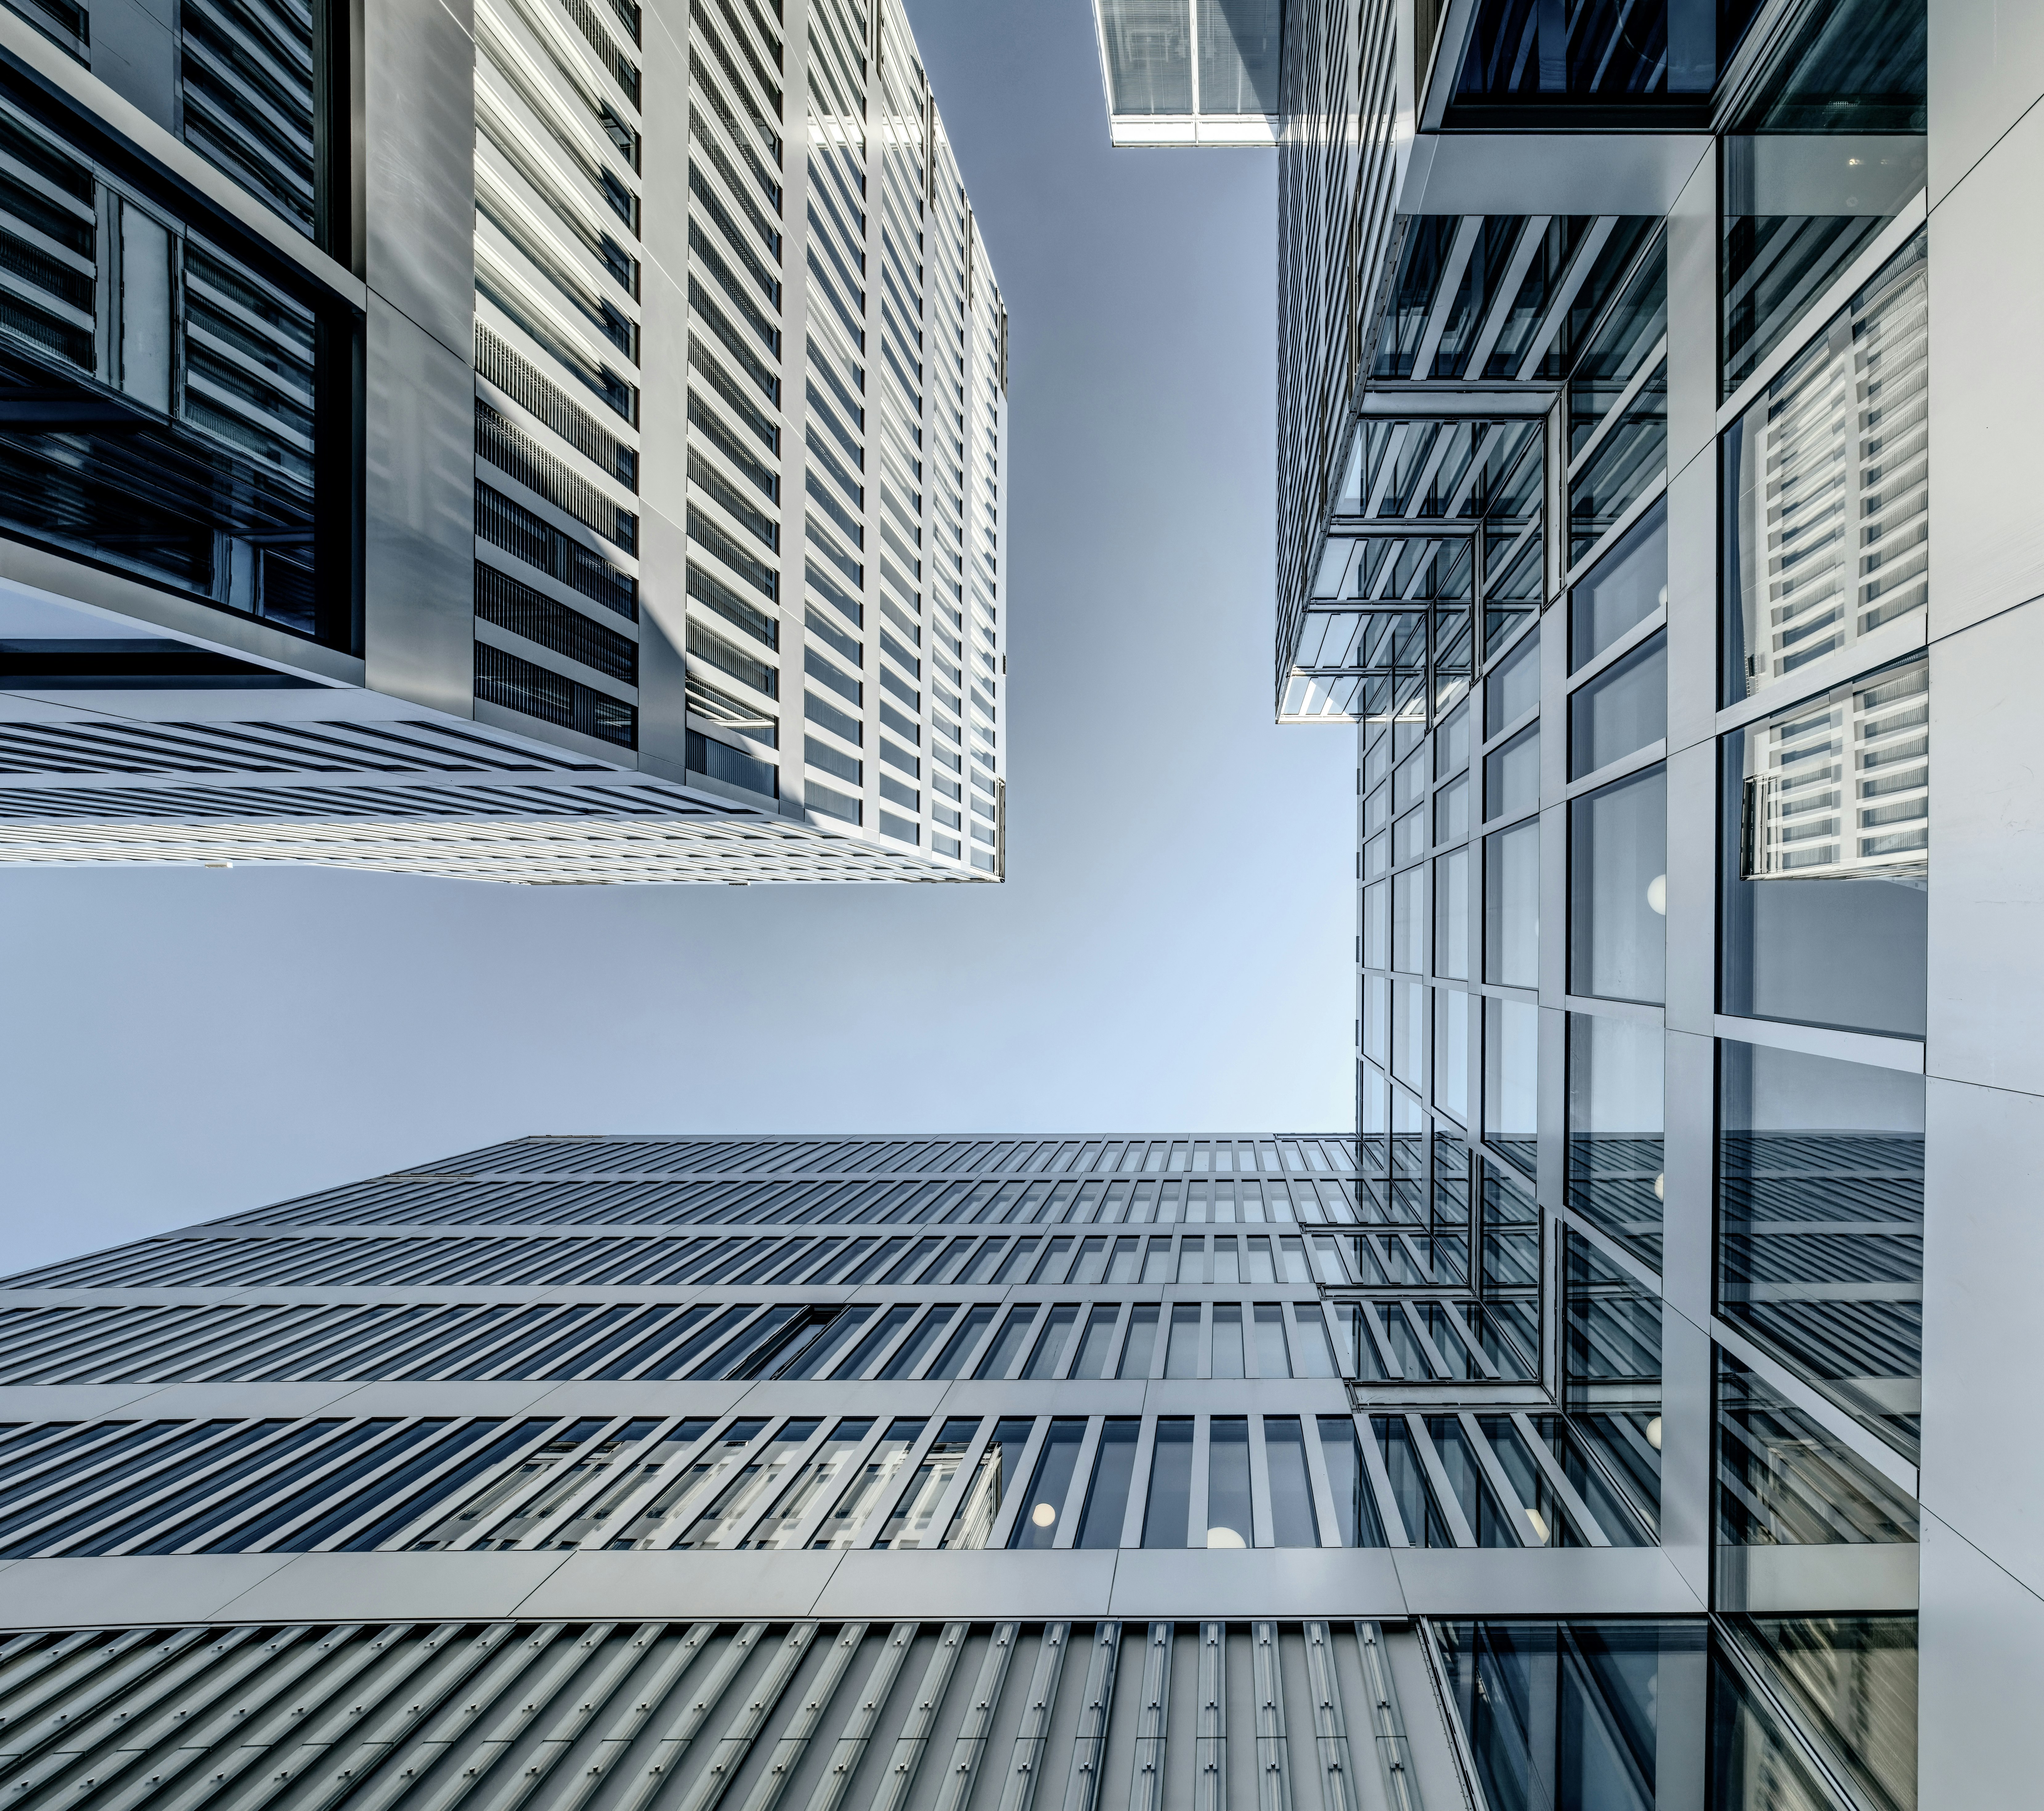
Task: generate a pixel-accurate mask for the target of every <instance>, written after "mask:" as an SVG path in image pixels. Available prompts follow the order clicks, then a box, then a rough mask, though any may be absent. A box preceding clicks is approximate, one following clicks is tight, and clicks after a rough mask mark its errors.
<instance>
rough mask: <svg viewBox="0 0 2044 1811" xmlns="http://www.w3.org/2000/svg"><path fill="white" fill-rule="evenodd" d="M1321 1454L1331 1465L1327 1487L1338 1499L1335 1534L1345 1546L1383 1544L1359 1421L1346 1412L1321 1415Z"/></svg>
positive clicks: (1336, 1499) (1378, 1545) (1328, 1467)
mask: <svg viewBox="0 0 2044 1811" xmlns="http://www.w3.org/2000/svg"><path fill="white" fill-rule="evenodd" d="M1320 1456H1321V1458H1322V1459H1324V1461H1325V1462H1326V1464H1327V1490H1328V1492H1329V1494H1331V1496H1332V1497H1333V1498H1334V1500H1335V1517H1336V1520H1335V1529H1334V1532H1335V1539H1336V1540H1338V1541H1339V1543H1340V1544H1341V1545H1343V1547H1381V1546H1382V1545H1383V1544H1384V1528H1383V1525H1381V1523H1380V1522H1379V1521H1377V1503H1376V1500H1375V1499H1374V1498H1373V1497H1372V1496H1371V1495H1370V1479H1369V1478H1368V1476H1367V1475H1366V1474H1365V1472H1364V1471H1363V1465H1362V1441H1361V1440H1359V1439H1358V1437H1357V1436H1356V1431H1355V1423H1354V1422H1353V1421H1350V1419H1349V1418H1348V1417H1347V1416H1346V1415H1323V1416H1321V1417H1320Z"/></svg>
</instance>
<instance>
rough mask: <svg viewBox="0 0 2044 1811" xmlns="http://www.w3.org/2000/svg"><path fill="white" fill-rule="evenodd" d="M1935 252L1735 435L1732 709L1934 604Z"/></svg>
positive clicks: (1728, 469) (1730, 522)
mask: <svg viewBox="0 0 2044 1811" xmlns="http://www.w3.org/2000/svg"><path fill="white" fill-rule="evenodd" d="M1928 252H1929V244H1928V240H1927V238H1926V237H1925V236H1924V235H1923V234H1922V233H1919V234H1918V235H1917V236H1916V237H1915V239H1914V240H1911V242H1910V244H1908V246H1906V247H1904V249H1903V250H1902V251H1901V252H1899V253H1897V254H1896V256H1895V258H1894V259H1892V260H1891V261H1890V262H1889V263H1888V265H1887V267H1885V269H1883V270H1882V271H1881V274H1880V275H1878V276H1877V277H1876V278H1875V279H1873V282H1872V283H1869V284H1868V285H1867V286H1866V287H1865V289H1864V290H1861V292H1860V293H1859V294H1858V295H1856V296H1854V298H1853V299H1852V302H1851V303H1850V305H1849V306H1847V307H1846V308H1844V309H1842V310H1840V312H1839V313H1838V314H1836V315H1835V316H1834V317H1832V319H1831V321H1829V322H1828V323H1827V325H1825V327H1824V328H1823V330H1822V331H1821V332H1820V333H1818V335H1817V336H1816V337H1815V339H1814V340H1812V341H1811V343H1810V344H1809V345H1808V346H1807V347H1806V348H1804V350H1803V351H1802V352H1800V353H1799V354H1797V356H1796V358H1795V359H1794V360H1792V362H1791V363H1789V365H1788V368H1787V369H1786V370H1785V371H1783V372H1782V373H1781V375H1779V376H1778V377H1777V378H1775V379H1773V381H1772V382H1771V383H1769V385H1768V386H1767V388H1766V390H1765V394H1762V396H1760V397H1759V398H1758V399H1756V400H1755V401H1754V403H1753V404H1752V406H1750V408H1748V409H1746V412H1745V413H1743V414H1742V415H1741V416H1740V417H1739V419H1738V420H1737V421H1735V422H1734V423H1733V424H1732V425H1731V427H1730V428H1729V429H1727V431H1726V433H1725V436H1724V440H1723V466H1724V472H1723V491H1722V495H1723V509H1724V576H1723V586H1724V593H1723V595H1724V611H1725V621H1724V656H1725V667H1726V671H1725V675H1724V694H1723V702H1724V703H1726V704H1735V703H1737V702H1739V700H1740V699H1741V698H1749V697H1750V696H1751V695H1752V694H1754V693H1755V692H1757V691H1759V690H1762V688H1763V687H1765V686H1772V685H1777V684H1779V683H1781V682H1782V681H1784V680H1785V679H1788V678H1790V677H1791V676H1792V675H1794V674H1795V673H1796V671H1797V670H1798V669H1800V668H1801V667H1804V666H1807V665H1808V663H1810V662H1811V661H1812V660H1815V659H1819V658H1820V657H1821V656H1824V655H1827V654H1831V653H1834V652H1836V651H1837V650H1838V649H1839V648H1846V647H1849V646H1850V645H1851V644H1853V643H1854V642H1856V641H1858V640H1859V638H1860V637H1861V636H1863V635H1865V634H1868V633H1870V632H1872V631H1873V630H1874V629H1878V628H1879V627H1880V626H1881V625H1882V624H1884V623H1887V622H1892V621H1895V620H1896V618H1897V617H1900V616H1903V615H1904V614H1906V613H1908V612H1909V611H1911V610H1914V609H1921V608H1922V607H1923V605H1924V603H1925V602H1926V601H1927V598H1928V597H1929V595H1930V579H1929V552H1930V548H1929V537H1930V511H1929V480H1930V452H1929V394H1930V392H1929V383H1928V375H1929V347H1930V307H1929V303H1930V277H1929V258H1928Z"/></svg>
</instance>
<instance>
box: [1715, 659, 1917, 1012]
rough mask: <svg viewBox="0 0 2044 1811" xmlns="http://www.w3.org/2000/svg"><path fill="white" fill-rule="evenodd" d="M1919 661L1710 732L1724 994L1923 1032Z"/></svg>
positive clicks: (1748, 1004)
mask: <svg viewBox="0 0 2044 1811" xmlns="http://www.w3.org/2000/svg"><path fill="white" fill-rule="evenodd" d="M1929 671H1930V664H1929V662H1928V661H1927V660H1926V659H1923V658H1921V657H1918V658H1915V659H1909V660H1906V661H1903V662H1901V663H1898V664H1896V665H1895V666H1892V667H1884V668H1883V669H1882V670H1881V671H1879V672H1877V673H1873V674H1869V675H1866V676H1865V677H1864V678H1862V679H1856V680H1854V681H1853V682H1851V683H1850V684H1849V685H1844V686H1838V687H1836V688H1835V689H1834V690H1831V691H1829V692H1827V693H1824V694H1821V695H1820V696H1819V697H1817V698H1810V699H1808V700H1806V701H1805V702H1803V703H1801V704H1799V705H1794V706H1790V707H1789V708H1788V709H1785V710H1782V711H1778V712H1777V713H1775V714H1774V715H1773V716H1772V717H1768V718H1765V719H1764V720H1763V721H1761V722H1758V723H1756V724H1754V725H1750V727H1748V728H1747V729H1743V730H1740V731H1739V732H1736V733H1735V734H1733V735H1731V736H1726V737H1725V738H1724V739H1723V752H1722V755H1721V767H1720V771H1721V774H1722V778H1723V787H1724V794H1723V805H1722V807H1721V829H1720V836H1721V837H1722V839H1723V847H1722V849H1721V852H1720V856H1719V867H1720V871H1721V872H1722V874H1723V887H1724V904H1723V963H1722V975H1723V980H1722V983H1721V985H1722V988H1723V1002H1722V1009H1723V1011H1725V1012H1727V1013H1733V1014H1735V1015H1736V1016H1738V1017H1750V1018H1762V1019H1793V1020H1799V1021H1803V1022H1804V1023H1806V1024H1811V1025H1837V1026H1841V1027H1843V1028H1846V1029H1850V1030H1854V1031H1873V1032H1888V1033H1890V1034H1891V1035H1894V1036H1905V1037H1921V1036H1923V1025H1924V1014H1925V1009H1926V996H1925V979H1926V962H1927V942H1926V939H1927V926H1928V907H1929V875H1930V830H1929V822H1930V689H1929Z"/></svg>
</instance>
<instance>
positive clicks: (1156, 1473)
mask: <svg viewBox="0 0 2044 1811" xmlns="http://www.w3.org/2000/svg"><path fill="white" fill-rule="evenodd" d="M1195 1312H1197V1310H1195ZM1192 1501H1193V1423H1192V1418H1191V1417H1189V1416H1174V1417H1169V1418H1166V1419H1165V1420H1162V1421H1158V1424H1157V1437H1156V1440H1155V1444H1154V1446H1153V1447H1152V1448H1151V1455H1150V1492H1149V1500H1148V1501H1147V1504H1146V1505H1145V1506H1144V1509H1143V1545H1144V1546H1145V1547H1183V1546H1185V1544H1186V1535H1187V1532H1188V1531H1189V1528H1190V1526H1191V1516H1192Z"/></svg>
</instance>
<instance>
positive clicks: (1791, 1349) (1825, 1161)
mask: <svg viewBox="0 0 2044 1811" xmlns="http://www.w3.org/2000/svg"><path fill="white" fill-rule="evenodd" d="M1718 1055H1719V1075H1718V1094H1719V1130H1718V1221H1719V1251H1718V1298H1719V1312H1720V1313H1723V1315H1724V1316H1725V1317H1726V1318H1727V1320H1730V1321H1735V1322H1736V1323H1737V1324H1738V1325H1740V1326H1741V1327H1742V1328H1745V1329H1746V1330H1747V1331H1748V1332H1750V1333H1752V1334H1753V1335H1754V1336H1756V1337H1757V1338H1759V1339H1760V1340H1763V1341H1764V1342H1765V1344H1767V1345H1768V1346H1769V1347H1770V1348H1772V1349H1773V1351H1774V1352H1776V1353H1777V1354H1778V1355H1780V1356H1781V1358H1782V1359H1784V1360H1785V1362H1786V1363H1788V1364H1789V1365H1790V1366H1791V1367H1792V1368H1793V1369H1794V1370H1795V1371H1796V1372H1797V1373H1798V1375H1800V1376H1802V1377H1804V1378H1806V1379H1807V1380H1808V1382H1811V1383H1812V1384H1814V1385H1815V1386H1816V1387H1817V1388H1818V1389H1819V1390H1823V1392H1824V1393H1825V1394H1827V1395H1828V1396H1830V1397H1831V1398H1832V1399H1833V1400H1834V1401H1835V1402H1837V1403H1838V1405H1839V1406H1840V1407H1841V1408H1842V1409H1845V1410H1846V1413H1849V1414H1851V1415H1853V1416H1855V1417H1858V1419H1859V1420H1860V1421H1863V1422H1865V1424H1866V1425H1868V1426H1869V1427H1871V1428H1874V1429H1875V1430H1876V1431H1877V1432H1881V1433H1882V1434H1884V1435H1885V1436H1886V1437H1887V1438H1888V1440H1890V1441H1892V1443H1893V1444H1895V1445H1896V1446H1897V1447H1898V1448H1900V1449H1901V1450H1902V1451H1904V1452H1906V1453H1908V1454H1910V1455H1912V1456H1913V1455H1914V1453H1915V1444H1916V1437H1917V1432H1918V1417H1919V1409H1920V1406H1921V1398H1922V1394H1923V1386H1922V1381H1921V1380H1922V1376H1923V1098H1924V1084H1923V1077H1922V1076H1921V1075H1910V1074H1908V1073H1906V1072H1904V1071H1898V1070H1892V1069H1878V1068H1874V1067H1871V1066H1870V1065H1868V1064H1865V1063H1840V1062H1838V1061H1835V1060H1834V1059H1831V1058H1828V1057H1822V1056H1807V1055H1802V1054H1801V1053H1800V1052H1793V1051H1785V1050H1769V1049H1766V1048H1763V1047H1762V1046H1759V1045H1755V1044H1738V1043H1734V1042H1732V1041H1731V1040H1723V1041H1721V1042H1720V1043H1719V1046H1718Z"/></svg>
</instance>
